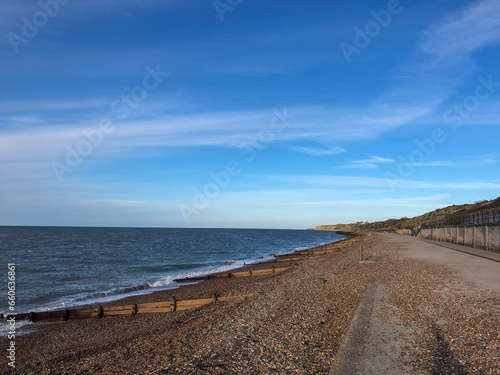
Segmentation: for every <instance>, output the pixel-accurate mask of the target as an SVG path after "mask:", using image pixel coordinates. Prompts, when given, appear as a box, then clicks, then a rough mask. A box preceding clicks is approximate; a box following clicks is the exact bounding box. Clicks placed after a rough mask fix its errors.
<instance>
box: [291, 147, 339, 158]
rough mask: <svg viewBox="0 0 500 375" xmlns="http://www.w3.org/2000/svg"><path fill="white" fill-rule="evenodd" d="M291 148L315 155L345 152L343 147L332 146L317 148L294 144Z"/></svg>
mask: <svg viewBox="0 0 500 375" xmlns="http://www.w3.org/2000/svg"><path fill="white" fill-rule="evenodd" d="M290 150H292V151H295V152H298V153H301V154H308V155H313V156H327V155H338V154H342V153H344V152H345V149H343V148H342V147H330V148H315V147H299V146H292V147H290Z"/></svg>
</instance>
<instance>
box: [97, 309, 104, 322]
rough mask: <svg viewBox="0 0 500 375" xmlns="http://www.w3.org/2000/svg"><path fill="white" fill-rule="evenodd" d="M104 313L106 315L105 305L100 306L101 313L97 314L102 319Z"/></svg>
mask: <svg viewBox="0 0 500 375" xmlns="http://www.w3.org/2000/svg"><path fill="white" fill-rule="evenodd" d="M103 315H104V307H102V306H99V314H98V315H97V317H98V318H99V319H101V318H102V317H103Z"/></svg>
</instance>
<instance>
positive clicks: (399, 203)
mask: <svg viewBox="0 0 500 375" xmlns="http://www.w3.org/2000/svg"><path fill="white" fill-rule="evenodd" d="M447 197H448V194H436V195H431V196H424V197H412V198H377V199H351V200H331V201H309V202H294V203H290V204H291V205H329V206H371V207H387V206H395V207H438V206H440V204H439V203H436V202H437V201H442V200H443V199H445V198H447ZM429 202H434V203H429Z"/></svg>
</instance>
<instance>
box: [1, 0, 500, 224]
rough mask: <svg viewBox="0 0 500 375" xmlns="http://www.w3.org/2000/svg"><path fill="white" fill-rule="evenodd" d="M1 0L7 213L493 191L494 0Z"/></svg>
mask: <svg viewBox="0 0 500 375" xmlns="http://www.w3.org/2000/svg"><path fill="white" fill-rule="evenodd" d="M1 7H2V11H1V12H0V21H1V22H0V25H1V26H0V28H1V32H0V35H1V39H0V50H1V56H2V58H1V60H0V82H1V87H2V90H1V91H0V173H1V179H0V206H1V210H0V224H4V225H88V226H155V227H254V228H255V227H256V228H305V227H307V226H315V225H320V224H334V223H339V222H353V221H359V220H369V221H374V220H383V219H387V218H391V217H402V216H408V217H411V216H415V215H418V214H421V213H424V212H427V211H430V210H433V209H436V208H439V207H443V206H447V205H450V204H461V203H472V202H474V201H477V200H482V199H492V198H495V197H497V196H499V195H500V194H499V190H500V173H499V162H498V160H499V139H500V128H499V124H500V121H499V118H500V65H499V64H498V62H499V61H500V46H499V42H500V3H499V2H498V1H497V0H479V1H460V0H459V1H443V0H438V1H432V2H431V1H424V2H422V1H420V2H417V1H408V0H405V1H401V2H399V1H397V0H391V1H389V2H387V1H356V2H348V1H342V2H340V1H339V2H334V1H315V2H314V3H308V2H304V1H295V0H288V1H274V2H269V1H258V0H256V1H248V0H243V1H240V0H231V1H227V0H221V1H215V2H214V1H185V0H184V1H177V0H162V1H160V0H146V1H134V0H123V1H118V0H100V1H96V0H88V1H78V0H64V1H63V0H47V1H44V0H42V1H41V2H37V1H23V2H19V1H14V0H6V1H3V2H2V5H1Z"/></svg>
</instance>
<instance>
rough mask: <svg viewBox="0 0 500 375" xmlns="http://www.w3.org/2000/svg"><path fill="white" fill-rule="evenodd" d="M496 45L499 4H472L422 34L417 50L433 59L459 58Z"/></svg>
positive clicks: (491, 0) (487, 0)
mask: <svg viewBox="0 0 500 375" xmlns="http://www.w3.org/2000/svg"><path fill="white" fill-rule="evenodd" d="M498 42H500V2H498V1H497V0H482V1H476V2H474V3H472V4H471V5H470V6H468V7H466V8H465V9H462V10H460V11H458V12H456V13H455V14H453V15H451V16H449V17H447V19H446V20H444V21H443V22H442V23H439V24H437V25H434V26H433V27H431V28H430V29H429V30H427V32H426V33H425V37H424V40H423V41H422V43H421V44H420V48H421V49H422V50H423V51H424V52H426V53H430V54H433V55H436V57H437V59H438V60H440V61H442V60H444V59H458V60H460V59H462V58H463V57H465V56H466V55H469V54H471V53H472V52H474V51H476V50H477V49H479V48H482V47H485V46H488V45H490V44H493V43H498Z"/></svg>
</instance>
